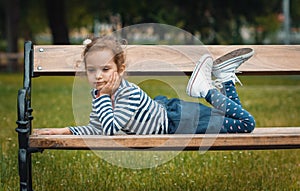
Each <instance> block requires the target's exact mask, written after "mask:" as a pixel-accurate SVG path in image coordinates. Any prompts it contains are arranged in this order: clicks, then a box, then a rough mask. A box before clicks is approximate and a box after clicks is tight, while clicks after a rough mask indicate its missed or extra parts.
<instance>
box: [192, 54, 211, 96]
mask: <svg viewBox="0 0 300 191" xmlns="http://www.w3.org/2000/svg"><path fill="white" fill-rule="evenodd" d="M212 66H213V58H212V57H211V56H210V55H209V54H205V55H203V56H202V57H201V59H200V60H199V61H198V62H197V65H196V67H195V69H194V71H193V73H192V76H191V78H190V80H189V83H188V85H187V88H186V93H187V94H188V95H189V96H191V97H197V98H200V97H201V98H205V96H206V95H207V93H208V91H209V90H210V89H213V88H214V86H213V85H212V79H211V72H212Z"/></svg>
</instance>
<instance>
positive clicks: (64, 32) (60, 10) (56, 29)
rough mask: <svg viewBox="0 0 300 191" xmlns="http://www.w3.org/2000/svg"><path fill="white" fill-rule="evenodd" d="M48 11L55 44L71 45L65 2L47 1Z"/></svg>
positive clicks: (59, 0)
mask: <svg viewBox="0 0 300 191" xmlns="http://www.w3.org/2000/svg"><path fill="white" fill-rule="evenodd" d="M46 10H47V16H48V21H49V26H50V29H51V33H52V41H53V44H70V41H69V31H68V26H67V22H66V18H65V13H66V12H65V1H64V0H46Z"/></svg>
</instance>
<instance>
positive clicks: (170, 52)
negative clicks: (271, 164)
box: [16, 42, 300, 190]
mask: <svg viewBox="0 0 300 191" xmlns="http://www.w3.org/2000/svg"><path fill="white" fill-rule="evenodd" d="M241 47H251V48H253V49H254V50H255V55H254V56H253V58H251V60H249V61H248V62H246V63H245V64H243V65H242V66H241V67H240V68H239V73H240V74H242V75H266V74H268V75H272V74H276V75H278V74H285V75H286V74H288V75H290V74H293V75H299V74H300V64H299V60H300V46H298V45H291V46H286V45H272V46H268V45H251V46H248V45H247V46H240V45H238V46H237V45H236V46H220V45H213V46H199V45H194V46H193V45H184V46H182V45H181V46H179V45H178V46H177V45H176V46H175V45H174V46H159V45H136V46H134V45H132V46H128V47H126V51H127V61H128V64H129V67H128V73H129V75H139V76H143V75H190V74H191V72H192V71H193V69H194V66H195V61H196V60H198V59H199V58H200V55H201V54H203V53H206V52H207V51H208V52H210V53H211V54H212V55H213V57H215V58H216V57H218V56H221V55H223V54H225V53H227V52H229V51H231V50H234V49H237V48H241ZM83 48H84V46H81V45H67V46H64V45H59V46H54V45H39V46H33V44H32V43H31V42H26V43H25V49H24V82H23V88H21V89H20V90H19V92H18V121H17V124H18V127H17V129H16V131H17V132H18V138H19V175H20V189H21V190H32V180H31V178H32V175H31V165H32V164H31V154H32V153H35V152H39V151H42V150H44V149H85V150H89V149H99V150H124V149H129V148H132V149H147V148H152V149H155V150H199V149H200V150H236V149H295V148H296V149H299V148H300V127H274V128H262V127H257V128H256V129H255V130H254V132H252V133H249V134H196V135H194V134H193V135H190V134H184V135H178V134H176V135H143V136H141V135H118V136H76V135H39V136H36V135H31V131H32V128H33V127H32V123H31V121H32V119H33V117H32V111H33V110H32V108H31V79H32V78H33V77H38V76H47V75H48V76H49V75H50V76H52V75H53V76H57V75H58V76H63V75H75V74H76V73H83V72H85V69H84V65H83V63H82V58H81V55H82V51H83ZM87 115H88V114H87ZM37 120H38V119H37ZM53 127H55V124H53ZM37 128H38V127H37Z"/></svg>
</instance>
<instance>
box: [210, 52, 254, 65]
mask: <svg viewBox="0 0 300 191" xmlns="http://www.w3.org/2000/svg"><path fill="white" fill-rule="evenodd" d="M253 54H254V51H253V49H252V48H240V49H236V50H234V51H231V52H229V53H227V54H225V55H223V56H221V57H219V58H217V59H216V60H215V61H214V63H213V67H214V68H215V69H216V68H217V69H221V68H223V67H226V66H228V65H230V64H232V63H234V62H235V61H237V60H243V62H245V61H246V60H248V59H249V58H251V57H252V56H253ZM229 61H230V62H229ZM224 62H228V63H227V64H224V65H223V64H222V63H224ZM243 62H242V63H243ZM242 63H241V64H242ZM218 67H221V68H218ZM214 68H213V70H214Z"/></svg>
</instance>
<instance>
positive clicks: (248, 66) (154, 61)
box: [33, 45, 300, 76]
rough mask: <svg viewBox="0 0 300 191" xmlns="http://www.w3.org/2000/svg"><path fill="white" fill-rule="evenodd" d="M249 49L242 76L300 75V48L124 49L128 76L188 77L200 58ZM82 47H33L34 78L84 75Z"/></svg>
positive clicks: (212, 46) (259, 46)
mask: <svg viewBox="0 0 300 191" xmlns="http://www.w3.org/2000/svg"><path fill="white" fill-rule="evenodd" d="M243 47H250V48H253V49H254V51H255V55H254V56H253V58H251V59H250V60H249V61H247V62H246V63H245V64H243V65H242V66H241V67H240V68H239V72H241V73H242V74H255V75H257V74H300V63H299V62H300V45H292V46H289V45H231V46H228V45H227V46H222V45H209V46H201V45H168V46H166V45H131V46H127V47H125V51H126V55H127V57H126V58H127V68H128V69H127V71H128V73H129V74H131V75H162V74H167V75H180V74H190V73H191V72H192V71H193V69H194V67H195V63H196V62H197V60H198V59H199V58H200V57H201V55H203V54H205V53H210V54H211V55H212V56H213V57H214V58H217V57H219V56H221V55H224V54H226V53H228V52H230V51H232V50H234V49H237V48H243ZM83 49H84V46H83V45H34V47H33V50H34V53H33V58H34V65H33V75H37V76H40V75H74V74H76V73H77V72H84V71H85V68H84V64H83V62H82V52H83Z"/></svg>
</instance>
